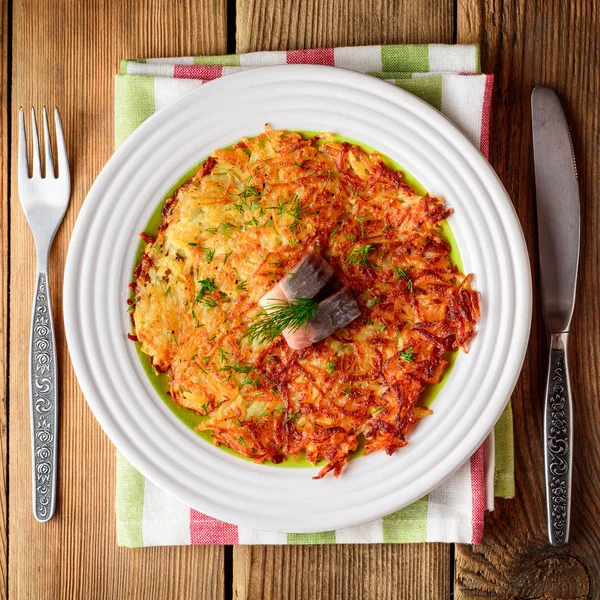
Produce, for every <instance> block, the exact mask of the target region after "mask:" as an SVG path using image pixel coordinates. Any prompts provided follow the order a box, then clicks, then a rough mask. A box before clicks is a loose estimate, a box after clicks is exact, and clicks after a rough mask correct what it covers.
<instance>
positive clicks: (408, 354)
mask: <svg viewBox="0 0 600 600" xmlns="http://www.w3.org/2000/svg"><path fill="white" fill-rule="evenodd" d="M414 354H415V351H414V349H413V347H412V346H409V347H408V348H406V350H402V352H400V359H401V360H403V361H404V362H407V363H411V362H413V361H414Z"/></svg>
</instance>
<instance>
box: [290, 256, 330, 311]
mask: <svg viewBox="0 0 600 600" xmlns="http://www.w3.org/2000/svg"><path fill="white" fill-rule="evenodd" d="M332 275H333V267H332V266H331V265H330V264H329V263H328V262H327V261H326V260H325V259H324V258H323V257H322V256H321V255H320V254H319V252H317V251H316V250H309V251H308V252H307V253H306V254H305V255H304V257H303V258H302V260H301V261H300V262H299V263H298V264H297V265H296V266H295V267H294V268H293V269H292V270H291V271H290V272H289V273H288V274H287V275H286V276H285V277H284V278H283V279H282V280H281V281H280V282H279V283H278V285H279V288H280V289H281V290H282V291H283V293H284V294H285V296H286V298H287V299H288V300H297V299H298V298H314V297H315V296H316V295H317V294H318V293H319V292H320V291H321V289H322V288H323V287H324V286H325V284H326V283H327V282H328V281H329V280H330V279H331V276H332Z"/></svg>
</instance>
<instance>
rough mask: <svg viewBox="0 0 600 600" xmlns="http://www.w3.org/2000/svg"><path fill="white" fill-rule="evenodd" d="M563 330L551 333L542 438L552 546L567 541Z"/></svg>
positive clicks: (569, 422)
mask: <svg viewBox="0 0 600 600" xmlns="http://www.w3.org/2000/svg"><path fill="white" fill-rule="evenodd" d="M567 337H568V334H567V333H553V334H552V335H551V343H550V368H549V370H548V383H547V389H546V407H545V414H544V438H545V459H546V461H545V462H546V504H547V510H548V537H549V539H550V543H551V544H552V545H554V546H562V545H563V544H566V543H567V541H568V540H569V517H570V513H571V472H572V455H573V413H572V406H571V385H570V382H569V369H568V364H567Z"/></svg>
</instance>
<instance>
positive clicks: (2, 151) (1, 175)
mask: <svg viewBox="0 0 600 600" xmlns="http://www.w3.org/2000/svg"><path fill="white" fill-rule="evenodd" d="M8 44H9V40H8V0H0V56H3V57H4V56H8ZM7 197H8V61H6V60H2V61H1V62H0V199H1V200H0V240H1V242H0V401H1V404H0V582H1V583H0V600H1V599H3V598H6V593H7V592H6V582H7V558H8V513H7V509H8V488H7V410H6V407H7V401H6V384H7V365H6V362H7V358H8V356H7V350H8V345H7V342H8V203H7V202H6V201H5V198H7Z"/></svg>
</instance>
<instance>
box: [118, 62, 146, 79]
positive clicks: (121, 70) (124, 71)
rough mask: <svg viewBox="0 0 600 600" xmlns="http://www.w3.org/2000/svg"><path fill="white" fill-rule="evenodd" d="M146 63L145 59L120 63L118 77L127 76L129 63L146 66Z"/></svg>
mask: <svg viewBox="0 0 600 600" xmlns="http://www.w3.org/2000/svg"><path fill="white" fill-rule="evenodd" d="M146 62H148V61H147V60H146V59H145V58H128V59H124V60H122V61H121V63H120V65H119V75H127V65H128V64H129V63H141V64H143V65H144V64H146Z"/></svg>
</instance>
